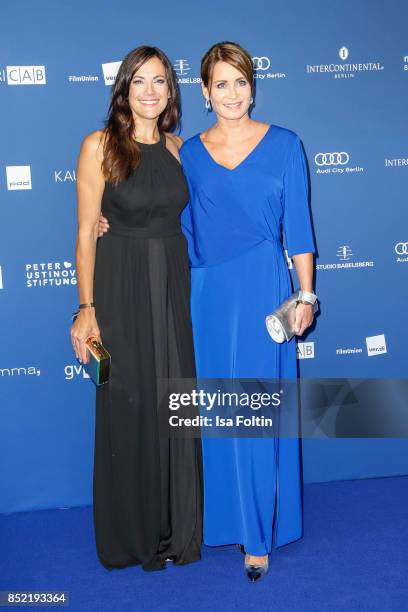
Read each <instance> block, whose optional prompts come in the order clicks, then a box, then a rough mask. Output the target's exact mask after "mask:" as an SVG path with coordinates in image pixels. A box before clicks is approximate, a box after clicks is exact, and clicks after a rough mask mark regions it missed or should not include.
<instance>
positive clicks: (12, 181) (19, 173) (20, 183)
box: [6, 166, 32, 191]
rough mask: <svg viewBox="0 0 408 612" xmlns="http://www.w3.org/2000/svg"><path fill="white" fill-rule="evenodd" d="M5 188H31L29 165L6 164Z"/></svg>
mask: <svg viewBox="0 0 408 612" xmlns="http://www.w3.org/2000/svg"><path fill="white" fill-rule="evenodd" d="M6 176H7V189H8V190H9V191H16V190H17V189H31V188H32V185H31V166H6Z"/></svg>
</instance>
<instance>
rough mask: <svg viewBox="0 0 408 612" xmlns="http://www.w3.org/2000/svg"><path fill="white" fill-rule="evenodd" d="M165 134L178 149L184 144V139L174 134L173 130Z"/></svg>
mask: <svg viewBox="0 0 408 612" xmlns="http://www.w3.org/2000/svg"><path fill="white" fill-rule="evenodd" d="M165 136H166V138H168V139H169V141H170V142H171V143H173V144H174V145H175V146H176V147H177V150H178V149H180V147H181V146H182V144H183V139H182V138H181V137H180V136H177V135H176V134H172V133H171V132H165Z"/></svg>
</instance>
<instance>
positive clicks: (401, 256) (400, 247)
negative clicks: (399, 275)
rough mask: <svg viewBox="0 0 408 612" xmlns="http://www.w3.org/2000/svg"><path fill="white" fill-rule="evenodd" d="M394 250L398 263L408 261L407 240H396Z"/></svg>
mask: <svg viewBox="0 0 408 612" xmlns="http://www.w3.org/2000/svg"><path fill="white" fill-rule="evenodd" d="M394 251H395V253H396V254H397V258H396V261H397V262H398V263H406V262H408V242H397V244H396V245H395V247H394Z"/></svg>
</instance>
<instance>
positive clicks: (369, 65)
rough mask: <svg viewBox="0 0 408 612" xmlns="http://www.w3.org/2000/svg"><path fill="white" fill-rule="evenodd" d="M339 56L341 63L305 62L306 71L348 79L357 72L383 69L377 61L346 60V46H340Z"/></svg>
mask: <svg viewBox="0 0 408 612" xmlns="http://www.w3.org/2000/svg"><path fill="white" fill-rule="evenodd" d="M338 55H339V58H340V59H341V60H342V63H335V62H333V63H330V64H307V65H306V72H307V73H308V74H330V75H332V76H334V78H335V79H349V78H354V77H355V75H356V73H359V72H379V71H381V70H384V66H383V64H382V63H381V62H378V61H375V62H373V61H369V62H353V63H350V62H346V60H347V59H348V57H349V55H350V52H349V50H348V48H347V47H341V48H340V49H339V51H338Z"/></svg>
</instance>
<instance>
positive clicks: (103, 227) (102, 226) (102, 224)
mask: <svg viewBox="0 0 408 612" xmlns="http://www.w3.org/2000/svg"><path fill="white" fill-rule="evenodd" d="M108 229H109V221H108V220H107V218H106V217H104V216H103V215H102V213H101V214H100V216H99V223H98V238H101V236H103V235H104V234H105V232H107V231H108Z"/></svg>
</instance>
